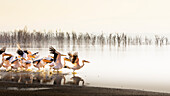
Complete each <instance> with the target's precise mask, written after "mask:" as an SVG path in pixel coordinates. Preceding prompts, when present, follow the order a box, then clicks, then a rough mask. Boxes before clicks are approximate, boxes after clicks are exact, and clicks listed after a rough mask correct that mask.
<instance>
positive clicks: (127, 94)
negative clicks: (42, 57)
mask: <svg viewBox="0 0 170 96" xmlns="http://www.w3.org/2000/svg"><path fill="white" fill-rule="evenodd" d="M30 88H32V89H31V90H30ZM22 89H23V90H22ZM27 89H29V90H27ZM33 89H36V90H33ZM23 95H25V96H54V95H55V96H56V95H58V96H89V95H90V96H122V95H124V96H170V93H161V92H151V91H142V90H135V89H119V88H102V87H88V86H71V85H59V86H57V85H40V84H24V83H8V82H0V96H23Z"/></svg>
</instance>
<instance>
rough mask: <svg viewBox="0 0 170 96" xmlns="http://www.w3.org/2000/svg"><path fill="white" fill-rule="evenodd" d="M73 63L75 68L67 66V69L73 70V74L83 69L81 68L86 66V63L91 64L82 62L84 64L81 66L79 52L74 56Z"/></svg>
mask: <svg viewBox="0 0 170 96" xmlns="http://www.w3.org/2000/svg"><path fill="white" fill-rule="evenodd" d="M71 62H72V63H73V64H74V66H73V67H69V66H65V68H68V69H73V74H74V73H75V70H79V69H81V68H82V67H83V66H84V63H85V62H86V63H90V62H89V61H86V60H82V64H83V65H81V66H80V64H79V58H78V53H77V52H76V53H74V54H73V59H72V61H71Z"/></svg>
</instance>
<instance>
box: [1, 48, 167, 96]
mask: <svg viewBox="0 0 170 96" xmlns="http://www.w3.org/2000/svg"><path fill="white" fill-rule="evenodd" d="M53 47H55V48H56V49H57V50H58V51H60V52H61V53H63V54H67V52H69V51H71V52H78V54H79V58H80V61H81V60H84V59H85V60H88V61H90V62H91V63H87V64H85V66H84V67H83V68H82V69H80V70H78V71H76V72H77V74H75V76H74V75H73V74H72V73H71V72H72V70H69V69H63V70H61V71H62V74H58V75H57V74H53V75H49V74H46V75H43V76H38V75H40V74H39V73H32V74H29V75H31V76H28V74H27V73H8V74H7V73H5V74H6V76H12V77H9V78H11V79H10V80H11V81H12V80H13V79H14V78H19V77H15V76H17V74H20V77H21V78H23V77H24V78H26V77H28V78H26V80H28V81H27V82H25V81H23V82H25V83H35V82H38V83H41V84H58V82H60V80H61V82H60V84H61V85H63V84H64V82H65V84H68V85H69V84H70V85H76V84H73V83H72V82H74V80H77V82H79V85H80V86H82V85H83V82H84V84H85V85H86V86H96V87H109V88H127V89H140V90H147V91H158V92H168V93H170V59H169V58H170V46H162V47H157V46H145V45H142V46H127V47H113V46H112V47H110V46H103V47H101V46H83V45H82V46H63V47H57V46H53ZM25 49H26V48H25ZM27 49H28V50H31V51H32V52H37V51H39V53H40V56H41V57H44V56H48V55H49V54H50V53H49V51H48V48H34V49H32V48H27ZM16 50H17V49H16V48H8V49H7V52H8V53H12V54H16ZM62 62H63V60H62ZM67 64H69V63H67ZM80 64H81V63H80ZM11 74H12V75H11ZM23 74H25V75H23ZM37 76H38V77H42V78H40V79H39V80H38V79H37V78H38V77H37ZM3 78H5V76H4V74H3V76H2V72H1V81H3V80H5V79H3ZM30 78H32V81H29V79H30ZM71 78H72V79H71ZM10 80H9V81H10ZM18 80H19V79H17V80H16V81H18ZM36 80H38V81H36ZM6 81H8V80H6ZM13 81H14V80H13ZM21 81H22V80H20V82H21Z"/></svg>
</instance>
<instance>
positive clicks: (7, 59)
mask: <svg viewBox="0 0 170 96" xmlns="http://www.w3.org/2000/svg"><path fill="white" fill-rule="evenodd" d="M12 60H13V55H12V54H7V53H2V66H3V67H5V68H6V70H7V69H9V68H10V67H11V62H12Z"/></svg>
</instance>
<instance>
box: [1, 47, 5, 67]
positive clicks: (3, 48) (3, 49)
mask: <svg viewBox="0 0 170 96" xmlns="http://www.w3.org/2000/svg"><path fill="white" fill-rule="evenodd" d="M5 51H6V47H2V48H1V49H0V55H1V54H2V53H4V52H5ZM2 65H3V60H2V63H1V65H0V67H1V66H2Z"/></svg>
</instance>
